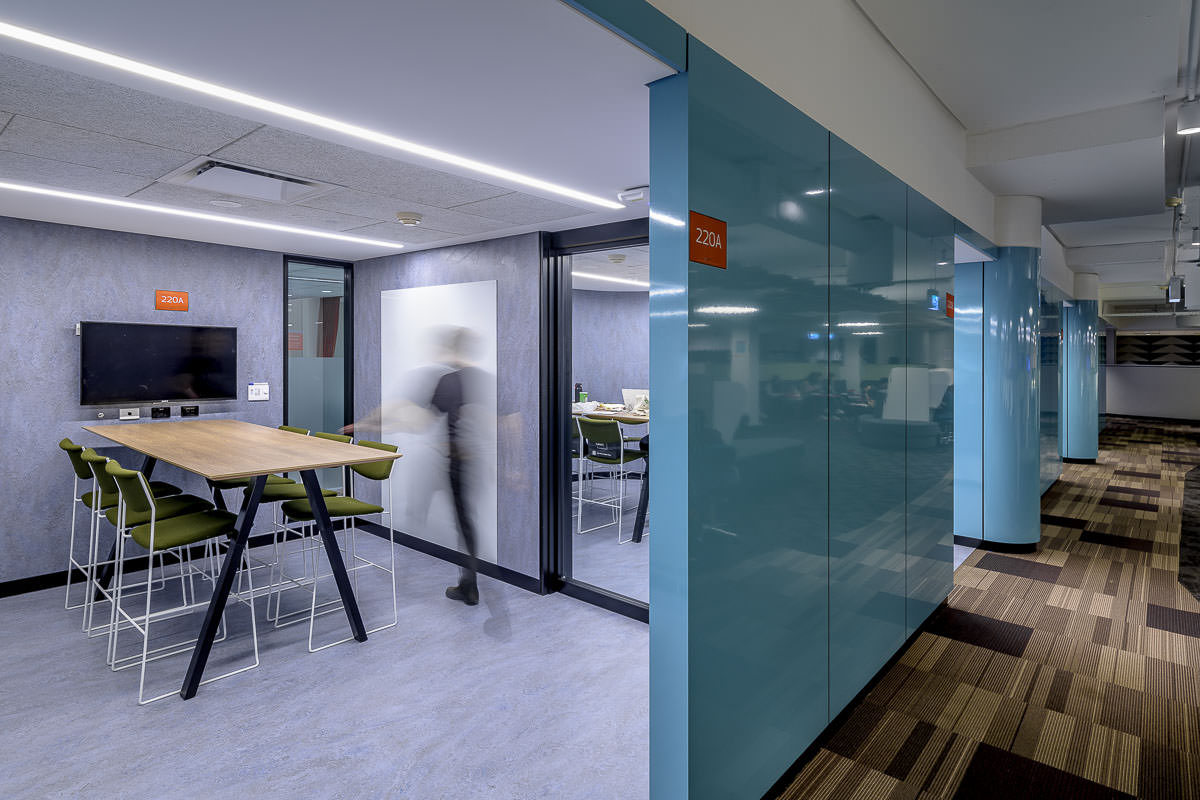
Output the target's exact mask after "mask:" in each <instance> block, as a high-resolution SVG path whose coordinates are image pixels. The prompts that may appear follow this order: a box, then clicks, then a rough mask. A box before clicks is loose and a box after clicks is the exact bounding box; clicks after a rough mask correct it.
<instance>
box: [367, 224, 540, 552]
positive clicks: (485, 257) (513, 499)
mask: <svg viewBox="0 0 1200 800" xmlns="http://www.w3.org/2000/svg"><path fill="white" fill-rule="evenodd" d="M540 258H541V251H540V246H539V242H538V235H537V234H534V233H531V234H525V235H523V236H513V237H509V238H506V239H493V240H491V241H486V242H476V243H474V244H465V245H458V246H454V247H443V248H438V249H436V250H423V251H421V252H417V253H402V254H400V255H395V256H387V257H385V258H376V259H371V260H370V261H360V262H358V263H357V264H355V265H354V404H355V412H354V413H355V417H356V418H362V417H364V416H366V415H367V414H369V413H370V412H371V411H373V410H374V409H375V408H377V407H378V406H379V403H380V396H379V392H380V390H379V357H380V356H379V336H380V329H379V325H380V320H379V314H380V299H379V298H380V292H384V291H387V290H390V289H408V288H412V287H414V286H435V285H439V284H445V283H466V282H468V281H485V280H493V279H494V280H495V281H496V304H497V314H496V320H497V322H496V327H497V331H496V335H497V339H496V371H497V375H496V378H497V384H498V385H497V398H496V402H497V406H496V410H497V413H498V415H499V416H500V419H501V425H500V430H499V434H498V438H497V445H498V448H499V463H498V480H499V486H498V487H497V498H498V506H499V508H498V517H497V521H496V538H497V553H498V556H497V560H498V561H499V563H500V566H503V567H507V568H509V569H511V570H515V571H516V572H520V573H523V574H525V575H532V576H536V575H537V574H538V569H539V566H540V560H541V557H540V552H541V550H540V543H539V508H538V505H539V504H538V470H539V460H538V447H539V441H540V434H539V425H540V417H541V408H540V406H539V402H538V386H539V383H540V380H541V373H540V363H539V351H540V343H539V340H540V326H541V317H540V300H539V298H540V294H539V291H540V290H539V286H540V280H539V262H540ZM403 463H404V462H403V460H401V462H400V464H399V467H398V468H403Z"/></svg>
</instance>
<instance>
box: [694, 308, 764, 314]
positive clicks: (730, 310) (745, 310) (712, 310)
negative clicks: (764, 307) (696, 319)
mask: <svg viewBox="0 0 1200 800" xmlns="http://www.w3.org/2000/svg"><path fill="white" fill-rule="evenodd" d="M696 313H697V314H728V315H739V314H757V313H758V309H757V308H755V307H754V306H700V308H697V309H696Z"/></svg>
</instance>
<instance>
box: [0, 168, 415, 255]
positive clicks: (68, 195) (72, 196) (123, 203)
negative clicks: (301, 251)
mask: <svg viewBox="0 0 1200 800" xmlns="http://www.w3.org/2000/svg"><path fill="white" fill-rule="evenodd" d="M0 190H7V191H10V192H24V193H25V194H36V195H41V196H43V197H57V198H61V199H63V200H78V201H80V202H84V203H94V204H95V205H100V206H112V207H114V208H129V209H133V210H134V211H149V212H151V213H154V214H166V215H168V216H172V217H186V218H187V219H201V220H204V221H206V222H222V223H225V224H226V225H238V226H240V227H243V228H257V229H259V230H263V231H278V232H280V233H295V234H299V235H301V236H312V237H314V238H316V239H329V240H331V241H335V242H350V243H352V244H365V245H370V246H371V247H386V248H388V249H389V250H398V249H400V248H402V247H404V245H403V244H401V243H400V242H385V241H383V240H382V239H364V238H362V237H361V236H347V235H346V234H343V233H330V232H329V231H316V230H312V229H311V228H296V227H293V226H291V225H276V224H275V223H273V222H259V221H258V220H253V219H242V218H241V217H227V216H224V215H222V214H208V213H205V212H203V211H191V210H188V209H184V208H168V207H166V206H155V205H151V204H149V203H138V202H136V201H134V200H124V199H119V198H116V197H101V196H99V195H94V194H82V193H80V192H64V191H62V190H60V189H45V188H42V187H41V186H29V185H27V184H23V183H7V182H5V181H0Z"/></svg>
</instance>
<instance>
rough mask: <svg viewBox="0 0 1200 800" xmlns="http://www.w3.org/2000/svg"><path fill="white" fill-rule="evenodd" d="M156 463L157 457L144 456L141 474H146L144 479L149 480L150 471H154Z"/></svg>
mask: <svg viewBox="0 0 1200 800" xmlns="http://www.w3.org/2000/svg"><path fill="white" fill-rule="evenodd" d="M157 463H158V459H157V458H154V457H153V456H146V460H145V461H143V462H142V474H143V475H145V476H146V480H150V473H151V472H154V466H155V465H156V464H157Z"/></svg>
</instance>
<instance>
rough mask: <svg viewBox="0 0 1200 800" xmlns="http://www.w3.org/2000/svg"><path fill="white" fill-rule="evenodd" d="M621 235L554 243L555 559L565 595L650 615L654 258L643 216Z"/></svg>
mask: <svg viewBox="0 0 1200 800" xmlns="http://www.w3.org/2000/svg"><path fill="white" fill-rule="evenodd" d="M609 233H611V232H609ZM624 233H626V234H631V235H625V236H615V237H614V236H611V235H601V236H596V238H597V239H599V240H600V241H596V242H594V243H585V244H582V245H577V246H574V247H571V246H567V247H558V248H556V247H554V246H553V245H551V252H553V253H554V255H553V256H552V257H551V258H550V259H549V260H548V263H549V264H550V265H551V270H552V272H553V273H554V275H555V282H556V283H557V284H558V287H559V288H558V291H557V292H556V293H555V298H554V299H553V300H552V305H553V306H554V307H555V308H554V312H555V313H554V314H553V316H554V318H555V320H556V324H555V325H553V326H552V329H551V331H552V332H551V335H552V337H553V339H554V340H553V348H552V350H553V351H554V352H555V353H556V355H557V358H556V359H555V362H556V364H557V375H558V380H557V382H556V383H555V386H556V392H557V394H558V396H557V397H556V398H555V403H556V405H557V406H558V407H559V419H558V420H557V421H556V425H557V427H558V430H559V433H560V435H559V436H558V437H557V438H556V439H555V441H556V444H555V445H554V447H555V453H554V456H553V458H554V460H555V463H556V467H557V469H556V472H557V479H556V480H555V482H554V488H553V489H552V490H551V491H552V492H554V494H555V495H556V496H555V502H553V503H552V504H551V505H552V506H553V507H554V508H555V509H557V513H556V514H555V515H554V518H555V521H556V523H557V524H556V525H555V526H554V530H552V531H551V536H552V538H553V547H554V557H553V558H552V563H553V571H554V572H555V578H554V580H555V583H557V584H559V585H560V586H561V588H562V589H563V591H564V592H567V593H569V594H573V595H575V596H578V597H581V598H582V599H585V600H588V601H590V602H595V603H597V604H599V605H603V606H605V607H608V608H611V609H613V610H616V611H620V612H621V613H625V614H627V615H629V616H632V617H635V618H639V619H645V618H646V614H647V613H648V603H649V599H650V547H649V537H650V531H651V521H650V519H649V517H648V514H647V513H646V504H647V501H648V488H649V487H648V480H649V463H650V455H649V428H650V408H651V404H650V388H649V387H650V338H649V323H650V316H649V313H650V309H649V297H650V275H649V272H650V254H649V245H648V243H647V241H646V234H645V224H644V221H641V223H640V225H637V226H633V227H628V228H626V229H625V230H624ZM566 238H567V239H568V240H569V239H570V238H571V237H570V235H568V236H567V237H566ZM584 238H585V239H586V238H589V237H588V236H585V237H584Z"/></svg>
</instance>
